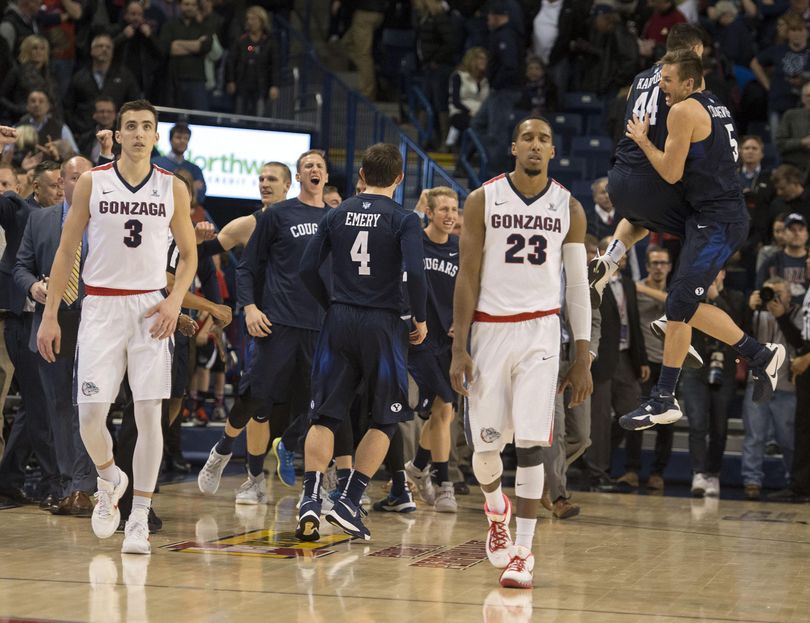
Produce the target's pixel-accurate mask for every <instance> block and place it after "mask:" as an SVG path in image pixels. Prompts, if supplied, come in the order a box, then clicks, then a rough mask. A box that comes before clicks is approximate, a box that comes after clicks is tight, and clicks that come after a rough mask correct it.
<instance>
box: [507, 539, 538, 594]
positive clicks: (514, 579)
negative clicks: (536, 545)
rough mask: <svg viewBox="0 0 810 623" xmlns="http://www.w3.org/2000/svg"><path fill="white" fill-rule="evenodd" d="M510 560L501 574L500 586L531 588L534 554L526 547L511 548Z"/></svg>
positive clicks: (515, 546) (516, 546)
mask: <svg viewBox="0 0 810 623" xmlns="http://www.w3.org/2000/svg"><path fill="white" fill-rule="evenodd" d="M511 554H512V559H511V560H510V561H509V564H508V565H507V566H506V569H504V570H503V573H501V586H503V587H504V588H532V571H534V554H532V550H530V549H529V548H528V547H523V546H522V545H514V546H512V552H511Z"/></svg>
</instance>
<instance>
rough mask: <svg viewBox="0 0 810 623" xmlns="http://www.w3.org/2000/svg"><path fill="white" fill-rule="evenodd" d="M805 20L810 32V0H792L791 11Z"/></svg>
mask: <svg viewBox="0 0 810 623" xmlns="http://www.w3.org/2000/svg"><path fill="white" fill-rule="evenodd" d="M788 12H789V13H794V14H796V15H798V16H799V17H801V18H802V19H803V20H804V23H805V25H806V26H807V28H808V32H810V0H790V11H788Z"/></svg>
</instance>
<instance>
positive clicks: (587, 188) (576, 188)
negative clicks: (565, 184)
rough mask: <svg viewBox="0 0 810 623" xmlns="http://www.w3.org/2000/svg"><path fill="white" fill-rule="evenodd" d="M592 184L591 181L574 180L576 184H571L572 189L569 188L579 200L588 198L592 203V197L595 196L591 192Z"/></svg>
mask: <svg viewBox="0 0 810 623" xmlns="http://www.w3.org/2000/svg"><path fill="white" fill-rule="evenodd" d="M592 183H593V182H592V181H591V180H574V183H573V184H571V188H569V190H570V191H571V194H572V195H574V196H575V197H576V198H577V199H579V198H580V197H587V198H588V201H591V200H592V199H591V197H592V195H593V192H591V184H592ZM580 201H581V200H580Z"/></svg>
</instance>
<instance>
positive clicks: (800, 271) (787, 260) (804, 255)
mask: <svg viewBox="0 0 810 623" xmlns="http://www.w3.org/2000/svg"><path fill="white" fill-rule="evenodd" d="M784 236H785V248H784V249H782V250H781V251H778V252H777V253H774V254H773V255H772V256H771V257H770V258H769V259H767V260H766V261H765V262H764V263H763V264H762V266H760V268H759V271H758V272H757V282H756V283H757V288H762V285H763V284H764V283H765V280H766V279H770V278H772V277H781V278H782V279H784V280H785V281H787V282H788V286H789V288H790V298H791V302H792V303H793V304H794V305H801V304H802V301H803V300H804V295H805V293H806V292H807V288H808V286H810V268H808V260H809V259H810V256H808V252H807V219H805V217H804V216H803V215H802V214H799V213H798V212H791V213H790V214H788V215H787V216H786V217H785V233H784Z"/></svg>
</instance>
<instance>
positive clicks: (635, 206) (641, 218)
mask: <svg viewBox="0 0 810 623" xmlns="http://www.w3.org/2000/svg"><path fill="white" fill-rule="evenodd" d="M607 190H608V194H609V195H610V200H611V201H612V202H613V207H614V208H615V209H616V213H617V214H618V215H619V216H620V217H621V218H625V219H627V220H628V221H630V222H631V223H632V224H633V225H638V226H641V227H646V228H647V229H649V230H651V231H654V232H659V233H667V234H674V235H675V236H678V237H680V238H683V237H684V234H685V227H686V221H687V220H688V219H689V218H690V217H691V215H692V214H693V212H692V209H691V208H690V207H689V204H688V203H686V201H685V199H684V196H683V190H682V185H681V184H668V183H667V182H665V181H664V179H663V178H662V177H661V176H660V175H658V174H657V173H656V172H655V171H654V170H652V169H647V168H644V169H643V170H641V171H634V170H633V169H632V168H630V167H628V166H626V165H616V166H614V167H613V168H612V169H611V170H610V171H608V187H607Z"/></svg>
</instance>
